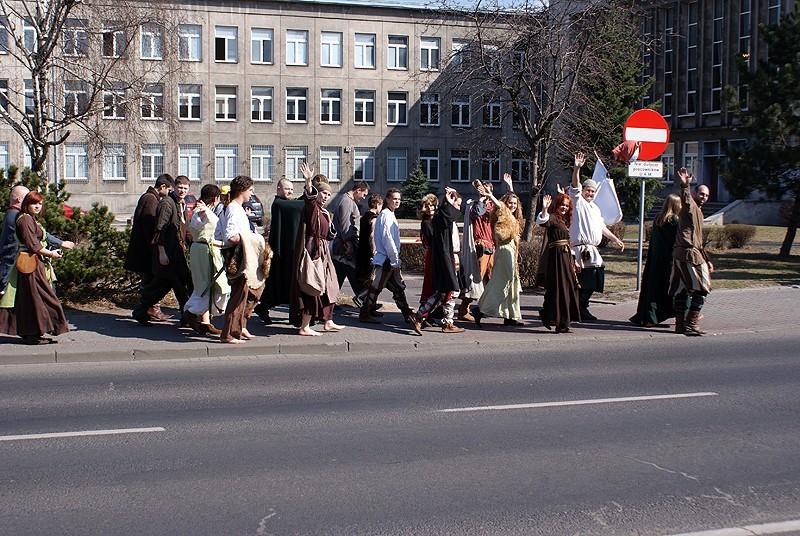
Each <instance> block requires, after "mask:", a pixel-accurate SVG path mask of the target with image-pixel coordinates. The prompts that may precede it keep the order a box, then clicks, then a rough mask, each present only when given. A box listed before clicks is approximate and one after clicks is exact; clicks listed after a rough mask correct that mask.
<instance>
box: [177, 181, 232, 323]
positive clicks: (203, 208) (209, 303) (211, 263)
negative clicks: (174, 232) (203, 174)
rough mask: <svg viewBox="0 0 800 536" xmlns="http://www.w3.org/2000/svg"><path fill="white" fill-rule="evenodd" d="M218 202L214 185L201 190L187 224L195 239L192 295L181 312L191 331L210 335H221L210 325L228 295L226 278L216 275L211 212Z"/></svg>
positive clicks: (216, 246)
mask: <svg viewBox="0 0 800 536" xmlns="http://www.w3.org/2000/svg"><path fill="white" fill-rule="evenodd" d="M219 198H220V190H219V187H217V186H216V185H214V184H206V185H205V186H203V188H202V190H200V199H199V200H198V201H197V204H196V205H195V207H194V211H192V219H191V221H190V222H189V230H190V231H191V233H192V236H193V237H194V240H193V241H192V245H191V247H190V248H189V261H190V268H191V272H192V284H193V285H194V291H193V292H192V295H191V297H190V298H189V301H187V302H186V307H185V308H184V312H185V313H186V314H187V316H188V320H189V325H190V326H191V327H192V329H194V330H195V331H197V332H198V333H202V334H211V335H219V334H220V333H222V331H221V330H219V329H217V328H216V327H215V326H214V325H213V324H212V323H211V315H212V313H213V314H214V315H219V314H222V313H223V312H224V311H225V305H226V304H227V302H228V295H229V294H230V291H231V288H230V285H228V280H227V278H226V277H225V276H224V275H220V274H219V271H220V270H221V268H222V253H221V251H220V246H221V245H222V243H221V242H220V241H218V240H217V241H215V240H214V232H215V231H216V229H217V222H219V217H217V215H216V214H215V213H214V210H213V208H214V207H215V206H216V205H217V203H219ZM215 276H216V277H215ZM198 317H199V319H198Z"/></svg>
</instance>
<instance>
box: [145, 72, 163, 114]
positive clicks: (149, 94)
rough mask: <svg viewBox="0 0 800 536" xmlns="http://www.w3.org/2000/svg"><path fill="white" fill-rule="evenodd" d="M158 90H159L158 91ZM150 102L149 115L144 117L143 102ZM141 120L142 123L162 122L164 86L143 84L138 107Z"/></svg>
mask: <svg viewBox="0 0 800 536" xmlns="http://www.w3.org/2000/svg"><path fill="white" fill-rule="evenodd" d="M159 88H160V89H159ZM146 100H147V101H149V102H150V109H151V113H150V115H145V101H146ZM140 112H141V118H142V120H144V121H163V120H164V84H162V83H160V82H159V83H153V84H145V86H144V89H143V91H142V99H141V106H140Z"/></svg>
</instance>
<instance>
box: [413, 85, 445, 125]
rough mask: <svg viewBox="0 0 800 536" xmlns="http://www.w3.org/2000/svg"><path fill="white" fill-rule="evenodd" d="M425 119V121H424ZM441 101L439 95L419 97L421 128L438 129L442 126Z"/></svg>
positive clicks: (424, 94) (427, 94)
mask: <svg viewBox="0 0 800 536" xmlns="http://www.w3.org/2000/svg"><path fill="white" fill-rule="evenodd" d="M423 119H425V121H423ZM434 120H435V121H434ZM441 120H442V119H441V101H440V99H439V94H438V93H421V94H420V96H419V126H421V127H438V126H439V125H440V124H441Z"/></svg>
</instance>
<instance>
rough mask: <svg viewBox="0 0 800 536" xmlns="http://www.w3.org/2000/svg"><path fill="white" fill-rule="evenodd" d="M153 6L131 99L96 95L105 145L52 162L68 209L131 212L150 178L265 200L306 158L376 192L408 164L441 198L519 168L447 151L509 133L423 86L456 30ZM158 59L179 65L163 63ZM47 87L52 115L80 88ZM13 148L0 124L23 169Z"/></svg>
mask: <svg viewBox="0 0 800 536" xmlns="http://www.w3.org/2000/svg"><path fill="white" fill-rule="evenodd" d="M158 5H159V7H160V9H163V10H164V12H165V13H167V12H169V13H170V16H171V18H172V19H174V20H176V21H177V22H176V24H175V25H174V28H172V29H171V30H166V29H165V27H163V26H159V25H156V24H145V25H142V26H141V27H139V28H137V30H136V31H137V35H136V37H135V40H134V41H133V42H132V46H131V47H129V53H133V54H134V55H136V56H137V57H136V58H134V60H136V61H140V62H143V64H146V66H147V69H146V72H147V75H146V76H148V77H149V78H148V79H147V80H146V81H147V84H146V85H145V86H144V91H143V94H142V95H139V96H138V97H137V98H136V99H132V98H130V95H126V93H125V91H124V90H120V91H115V90H114V88H108V90H107V91H105V93H104V97H103V99H104V102H103V105H104V109H103V112H102V114H101V115H102V117H101V118H99V119H98V123H99V124H100V128H101V129H102V130H103V131H104V132H105V133H106V135H105V136H104V140H103V143H102V144H100V145H99V146H97V145H96V144H93V143H92V142H91V141H90V140H88V139H83V138H82V137H81V135H80V134H81V133H80V132H79V131H77V129H73V130H75V131H74V132H72V133H71V135H70V137H69V138H68V140H67V142H66V143H64V144H63V145H60V146H57V147H55V148H54V149H53V150H52V151H51V154H50V155H49V158H48V162H47V171H48V176H50V177H51V178H53V179H55V180H60V179H63V180H65V181H66V182H67V185H68V186H67V188H68V190H69V191H70V192H71V194H72V200H71V202H72V203H74V204H77V205H81V206H84V207H86V206H89V205H90V204H91V203H92V202H95V201H99V202H101V203H103V204H106V205H108V206H109V207H110V208H111V210H112V211H114V212H118V213H122V214H126V213H130V212H132V209H133V207H134V206H135V203H136V200H137V198H138V196H139V195H140V194H141V192H142V191H144V189H145V188H146V187H147V186H149V185H151V184H152V183H153V182H154V180H155V178H156V177H157V176H158V175H159V174H161V173H162V172H168V173H170V174H172V175H178V174H183V175H187V176H188V177H189V178H190V180H191V182H192V184H193V186H192V190H193V191H199V189H200V186H201V185H202V184H205V183H208V182H216V183H220V184H224V183H226V182H228V181H230V180H231V179H232V178H233V177H235V176H236V175H238V174H248V175H250V176H251V177H252V178H253V179H254V180H255V183H256V192H257V193H258V194H259V195H261V196H265V195H270V194H272V193H273V192H274V190H275V188H274V183H275V181H276V180H278V179H280V178H282V177H286V178H288V179H290V180H297V181H300V180H302V175H301V173H300V165H301V164H302V163H303V162H309V163H311V164H313V165H314V166H315V167H316V169H317V170H318V172H321V173H324V174H326V175H327V176H328V178H329V180H330V181H331V183H332V184H333V185H334V188H342V187H344V188H348V187H349V186H350V181H353V180H364V181H367V182H368V183H371V184H372V185H373V187H374V189H375V190H376V191H385V190H386V189H387V188H389V187H391V186H396V185H399V184H400V183H402V181H404V180H405V179H406V177H407V175H408V173H409V171H410V170H411V168H412V167H413V166H414V165H415V164H416V163H419V164H420V165H421V166H422V168H423V170H424V171H425V173H426V174H427V176H428V178H429V180H430V181H431V183H432V184H433V186H434V187H436V188H438V189H439V190H440V191H442V190H443V187H444V186H445V185H453V186H454V187H457V188H458V189H460V190H462V191H468V190H469V189H470V187H469V182H470V180H471V179H472V178H476V177H480V178H482V179H484V180H486V179H488V180H499V179H500V177H501V170H502V171H506V170H510V169H512V168H513V169H516V170H518V171H519V173H526V172H527V169H528V166H527V164H526V163H525V162H523V157H521V156H519V155H516V154H511V153H510V152H508V153H507V154H506V153H505V152H503V151H502V150H497V148H496V147H492V146H490V147H487V148H486V150H485V151H482V150H476V149H475V148H474V147H473V148H472V149H469V148H467V147H466V146H465V145H464V144H462V143H460V141H459V133H463V132H464V131H465V130H468V129H480V128H486V129H493V130H495V131H496V130H498V129H501V130H502V129H507V130H508V131H509V132H511V130H512V128H513V127H512V124H511V123H512V122H511V120H510V119H509V120H507V121H503V120H502V118H501V116H500V115H499V114H498V113H497V110H495V107H496V106H499V104H496V103H491V102H484V100H483V99H482V97H481V96H479V95H462V96H452V95H444V94H440V93H433V92H430V91H429V90H428V88H429V87H430V86H431V84H432V83H433V82H434V81H435V80H436V78H437V76H439V75H440V73H441V71H442V70H443V69H444V68H445V67H446V65H447V63H448V62H449V61H451V59H452V57H453V52H454V51H456V52H457V51H458V50H459V47H461V46H463V43H462V40H461V37H462V36H463V35H465V33H466V31H467V29H466V28H465V26H464V25H460V24H459V23H458V22H453V21H447V22H445V21H438V22H436V21H435V18H436V16H435V12H434V11H432V10H429V9H424V8H422V7H421V6H403V5H394V4H381V3H375V2H371V3H367V2H364V3H356V2H337V1H327V2H326V1H323V2H310V1H291V2H275V1H248V2H238V1H226V2H224V1H223V2H219V1H218V2H213V1H212V2H198V3H192V2H182V1H180V0H174V1H173V2H166V3H161V2H159V3H158ZM98 16H99V15H98ZM20 26H22V25H20ZM68 26H69V25H68ZM76 27H78V28H79V25H76ZM72 37H74V39H73V40H72V41H71V42H72V43H73V46H74V47H78V48H81V47H82V48H83V49H85V50H83V52H84V53H85V54H88V55H92V54H97V55H100V56H103V57H107V56H108V55H113V54H114V53H115V52H114V50H115V46H116V43H115V35H114V33H113V31H111V30H108V31H107V32H106V31H104V32H103V34H102V35H101V36H96V35H80V33H78V34H77V35H73V36H72ZM2 39H3V36H2V35H0V73H2V74H0V89H2V88H9V87H16V89H17V92H12V93H19V94H20V95H21V94H22V93H23V90H24V88H27V86H26V84H27V83H28V82H27V81H26V80H25V75H24V72H22V71H19V70H15V68H14V67H13V61H12V58H11V56H10V55H9V54H8V53H6V54H3V53H2V48H3V47H2ZM5 39H6V43H8V36H7V35H6V37H5ZM69 42H70V41H69V40H67V43H69ZM73 52H74V51H73ZM170 52H172V54H173V55H172V56H171V57H172V58H173V59H177V63H174V64H172V65H173V66H170V67H167V63H168V62H167V61H166V60H167V56H168V55H169V53H170ZM160 62H163V64H164V68H163V69H162V68H160ZM173 67H174V68H173ZM56 85H58V86H59V91H63V102H64V105H65V107H69V106H77V105H78V103H79V102H80V99H81V93H80V92H81V91H86V88H85V87H84V88H81V87H71V86H70V81H69V80H59V81H56ZM6 95H10V94H9V93H8V92H6ZM8 98H12V97H11V96H9V97H8ZM485 109H486V110H488V111H489V113H488V114H487V113H485V111H486V110H485ZM493 114H494V115H493ZM108 133H112V134H111V135H110V136H109V135H108ZM115 133H116V134H115ZM487 143H488V144H489V145H491V142H490V141H489V142H487ZM26 153H27V151H26V149H25V146H24V144H23V143H22V141H21V140H20V139H19V137H18V136H17V135H16V133H15V132H14V131H13V130H11V129H10V128H9V127H7V126H5V125H3V124H1V123H0V167H7V166H8V165H9V164H13V163H16V164H17V165H25V164H27V163H29V162H30V157H27V159H26ZM519 173H518V174H519ZM523 178H524V177H523Z"/></svg>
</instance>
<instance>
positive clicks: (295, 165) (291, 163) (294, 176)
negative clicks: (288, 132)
mask: <svg viewBox="0 0 800 536" xmlns="http://www.w3.org/2000/svg"><path fill="white" fill-rule="evenodd" d="M285 160H286V178H287V179H289V180H290V181H302V180H304V179H303V172H302V171H300V166H301V165H303V163H304V162H306V161H307V160H308V147H287V148H286V159H285Z"/></svg>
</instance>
